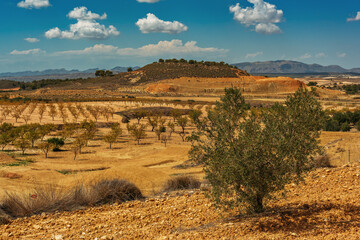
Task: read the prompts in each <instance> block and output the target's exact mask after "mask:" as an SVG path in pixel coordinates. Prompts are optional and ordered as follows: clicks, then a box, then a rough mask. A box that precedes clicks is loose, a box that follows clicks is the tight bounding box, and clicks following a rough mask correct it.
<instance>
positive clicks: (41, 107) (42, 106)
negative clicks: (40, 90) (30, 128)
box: [38, 104, 46, 122]
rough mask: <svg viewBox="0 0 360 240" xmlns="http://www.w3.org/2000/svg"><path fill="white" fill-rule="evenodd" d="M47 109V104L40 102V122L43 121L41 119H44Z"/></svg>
mask: <svg viewBox="0 0 360 240" xmlns="http://www.w3.org/2000/svg"><path fill="white" fill-rule="evenodd" d="M45 111H46V105H45V104H40V106H39V109H38V113H39V120H40V122H41V120H42V119H43V117H44V113H45Z"/></svg>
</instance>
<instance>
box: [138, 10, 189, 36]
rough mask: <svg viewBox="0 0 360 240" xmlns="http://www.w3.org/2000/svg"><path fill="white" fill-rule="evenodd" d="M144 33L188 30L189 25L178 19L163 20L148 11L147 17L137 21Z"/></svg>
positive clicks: (170, 32) (172, 32)
mask: <svg viewBox="0 0 360 240" xmlns="http://www.w3.org/2000/svg"><path fill="white" fill-rule="evenodd" d="M136 25H137V26H138V27H139V29H140V31H141V32H142V33H154V32H160V33H169V34H176V33H181V32H184V31H187V30H188V27H187V26H185V25H184V24H182V23H181V22H178V21H173V22H169V21H163V20H161V19H159V18H158V17H156V16H155V15H154V14H152V13H148V14H147V15H146V18H141V19H139V20H138V21H137V22H136Z"/></svg>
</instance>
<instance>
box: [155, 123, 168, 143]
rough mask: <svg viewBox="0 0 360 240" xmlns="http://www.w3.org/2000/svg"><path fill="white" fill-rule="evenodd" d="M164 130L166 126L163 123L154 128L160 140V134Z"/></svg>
mask: <svg viewBox="0 0 360 240" xmlns="http://www.w3.org/2000/svg"><path fill="white" fill-rule="evenodd" d="M164 132H166V127H165V126H164V125H160V126H158V127H157V128H155V134H156V136H157V137H158V140H161V139H160V138H161V134H162V133H164Z"/></svg>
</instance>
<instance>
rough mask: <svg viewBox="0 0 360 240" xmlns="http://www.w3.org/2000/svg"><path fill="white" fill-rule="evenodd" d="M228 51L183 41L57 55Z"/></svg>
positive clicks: (103, 46) (122, 54) (93, 47)
mask: <svg viewBox="0 0 360 240" xmlns="http://www.w3.org/2000/svg"><path fill="white" fill-rule="evenodd" d="M225 52H227V50H225V49H218V48H202V47H199V46H197V42H196V41H189V42H186V43H185V44H184V43H183V42H182V41H181V40H177V39H174V40H172V41H160V42H158V43H157V44H149V45H145V46H142V47H140V48H119V47H116V46H112V45H104V44H96V45H94V46H92V47H89V48H85V49H82V50H73V51H64V52H58V53H56V54H58V55H62V54H70V55H82V54H110V55H121V56H159V55H164V54H193V53H225Z"/></svg>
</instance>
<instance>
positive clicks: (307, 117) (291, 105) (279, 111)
mask: <svg viewBox="0 0 360 240" xmlns="http://www.w3.org/2000/svg"><path fill="white" fill-rule="evenodd" d="M323 116H324V114H323V112H322V110H321V106H320V104H319V102H318V101H317V100H316V99H315V98H314V94H313V93H312V92H308V91H307V90H303V89H299V90H298V91H297V92H296V93H295V95H293V96H290V97H288V99H287V101H286V102H285V105H280V104H275V105H274V106H273V107H272V108H270V109H269V110H266V111H264V112H263V113H262V114H261V115H260V116H256V115H253V114H251V113H248V111H247V105H246V104H245V101H244V98H243V97H242V96H241V92H240V90H239V89H236V88H235V89H234V88H230V89H226V90H225V96H224V97H223V98H222V99H221V102H217V103H216V107H215V109H214V110H210V111H209V112H208V116H207V117H206V118H204V119H203V120H201V121H199V122H198V123H197V125H196V127H197V131H194V132H193V134H192V136H191V137H190V140H191V141H192V149H191V151H190V157H191V159H193V160H195V161H197V162H199V163H202V164H203V166H204V171H205V174H206V179H208V180H209V182H210V184H211V185H212V188H211V189H210V194H209V196H210V197H211V199H212V200H213V201H215V203H216V204H217V205H221V206H223V207H225V208H234V207H235V208H238V209H239V210H244V209H245V210H247V211H249V212H262V211H263V210H264V201H265V200H267V199H269V198H271V197H272V196H273V195H272V193H274V192H276V191H279V190H283V189H284V187H285V185H286V184H288V183H290V182H293V181H298V180H301V179H302V176H303V173H305V172H306V171H308V170H309V169H311V167H312V166H313V165H314V164H313V156H314V154H316V153H318V152H319V151H320V150H321V148H320V147H319V145H318V140H317V138H318V137H319V136H320V133H319V130H320V129H321V127H322V123H323Z"/></svg>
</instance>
